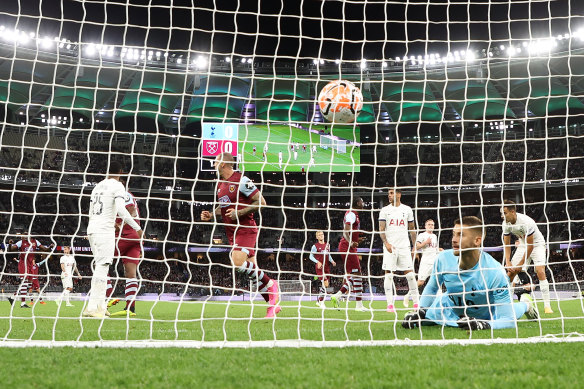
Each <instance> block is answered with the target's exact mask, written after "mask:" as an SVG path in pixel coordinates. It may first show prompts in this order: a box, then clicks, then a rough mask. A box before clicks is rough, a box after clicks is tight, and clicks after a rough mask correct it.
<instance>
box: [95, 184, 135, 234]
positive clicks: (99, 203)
mask: <svg viewBox="0 0 584 389" xmlns="http://www.w3.org/2000/svg"><path fill="white" fill-rule="evenodd" d="M117 197H120V198H122V199H124V200H125V198H126V188H124V185H123V184H122V183H121V182H119V181H118V180H114V179H113V178H106V179H105V180H103V181H101V182H100V183H99V184H97V185H96V186H95V188H93V190H92V191H91V203H90V205H89V224H88V225H87V233H88V234H106V233H114V231H115V222H116V198H117Z"/></svg>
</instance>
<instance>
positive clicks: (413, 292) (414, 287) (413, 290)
mask: <svg viewBox="0 0 584 389" xmlns="http://www.w3.org/2000/svg"><path fill="white" fill-rule="evenodd" d="M406 280H408V287H409V289H410V297H411V298H412V301H413V302H414V305H417V304H419V302H420V296H419V295H418V283H417V282H416V275H415V274H414V272H413V271H411V272H409V273H408V274H406Z"/></svg>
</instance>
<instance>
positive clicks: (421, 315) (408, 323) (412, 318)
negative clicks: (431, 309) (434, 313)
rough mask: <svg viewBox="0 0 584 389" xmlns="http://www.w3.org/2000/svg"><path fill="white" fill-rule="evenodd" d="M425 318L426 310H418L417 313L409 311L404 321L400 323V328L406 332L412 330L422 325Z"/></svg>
mask: <svg viewBox="0 0 584 389" xmlns="http://www.w3.org/2000/svg"><path fill="white" fill-rule="evenodd" d="M425 318H426V310H425V309H419V310H417V311H411V312H408V313H406V315H405V316H404V321H402V327H403V328H405V329H408V330H411V329H414V328H416V327H419V326H421V325H422V320H424V319H425Z"/></svg>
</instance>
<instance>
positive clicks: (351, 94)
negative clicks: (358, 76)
mask: <svg viewBox="0 0 584 389" xmlns="http://www.w3.org/2000/svg"><path fill="white" fill-rule="evenodd" d="M318 106H319V107H320V112H322V115H323V116H324V118H325V119H326V120H327V121H329V122H332V123H352V122H354V121H355V119H356V118H357V115H359V112H361V109H362V108H363V94H362V93H361V90H360V89H359V88H357V87H356V86H355V84H353V83H352V82H350V81H345V80H336V81H331V82H329V83H328V84H326V85H325V86H324V88H322V90H321V91H320V94H319V95H318Z"/></svg>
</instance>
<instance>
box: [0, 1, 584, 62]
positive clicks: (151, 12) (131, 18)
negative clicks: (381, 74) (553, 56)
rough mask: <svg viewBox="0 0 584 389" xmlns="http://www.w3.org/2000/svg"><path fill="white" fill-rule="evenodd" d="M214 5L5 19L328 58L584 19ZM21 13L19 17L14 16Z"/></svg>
mask: <svg viewBox="0 0 584 389" xmlns="http://www.w3.org/2000/svg"><path fill="white" fill-rule="evenodd" d="M169 3H172V4H173V5H174V7H173V8H172V9H171V8H169V7H168V4H169ZM215 3H217V4H214V2H213V1H207V0H203V1H198V0H192V1H191V0H150V1H148V0H142V1H137V0H127V1H125V0H109V1H106V2H104V1H97V0H95V1H94V0H86V1H84V2H81V1H73V0H41V2H40V4H41V5H40V6H39V0H1V1H0V4H1V5H0V23H3V24H5V25H6V26H11V27H12V26H15V24H17V27H19V28H21V29H23V30H25V29H26V30H32V31H37V30H38V31H39V32H40V33H41V35H48V36H51V37H52V36H56V35H62V36H63V37H66V38H68V39H70V40H72V41H79V40H81V41H83V42H94V43H99V42H101V41H103V42H104V43H106V44H127V45H134V46H138V47H144V46H146V47H152V48H161V49H165V48H169V49H171V50H188V49H192V50H196V51H202V52H206V51H210V50H211V51H213V52H215V53H221V54H231V53H236V54H241V55H252V54H255V55H256V56H273V55H274V54H277V55H279V56H291V57H297V56H300V57H307V58H315V57H317V58H318V57H320V58H325V59H336V58H341V57H342V58H343V59H359V58H362V57H365V58H368V59H374V58H375V59H381V58H389V57H395V56H403V55H404V54H410V55H412V54H423V53H425V52H426V51H428V52H445V51H448V50H458V49H463V48H466V47H467V42H468V41H469V40H473V41H475V42H473V43H472V45H471V47H473V48H484V47H486V46H487V43H486V42H488V41H491V42H496V44H497V45H499V44H504V43H506V42H507V41H508V40H509V39H526V38H528V37H529V36H530V35H531V36H533V37H536V38H537V37H546V36H549V35H550V33H551V34H552V35H557V34H560V33H566V32H568V31H569V30H570V29H574V30H575V29H578V28H580V27H584V20H582V19H583V18H582V15H583V12H584V1H582V0H572V1H570V0H559V1H551V2H550V1H541V2H532V3H531V4H530V3H529V2H528V1H526V0H513V1H511V2H506V1H497V0H494V1H491V2H489V1H487V0H481V1H477V0H475V1H471V2H469V1H457V0H450V5H448V3H449V2H448V1H447V0H431V1H430V0H428V1H415V0H410V1H409V3H407V4H406V2H405V1H391V2H386V1H375V0H373V1H372V0H369V1H367V2H365V1H358V0H354V1H352V2H344V3H343V2H341V1H335V0H327V1H319V0H304V1H300V0H285V1H278V0H267V1H264V0H262V1H259V5H258V1H256V0H239V1H235V0H233V1H232V0H216V2H215ZM470 3H472V4H470ZM510 3H511V5H510ZM128 4H130V5H128ZM193 4H195V5H196V7H193ZM148 5H149V7H148ZM18 14H20V17H18V18H16V17H14V16H13V15H18ZM299 15H303V16H304V17H303V18H302V19H301V18H300V17H299ZM323 15H324V16H325V17H324V18H323ZM404 20H407V23H406V22H404ZM509 20H514V21H513V22H509ZM428 21H429V23H428ZM104 23H107V25H108V26H107V27H104ZM171 25H172V28H169V26H171ZM214 30H215V33H213V31H214ZM236 30H237V33H236V32H235V31H236ZM60 32H61V33H60ZM102 37H103V39H102ZM365 40H366V41H367V43H364V41H365ZM342 41H344V43H343V42H342ZM406 42H409V43H407V44H406ZM448 42H450V46H449V44H448Z"/></svg>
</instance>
